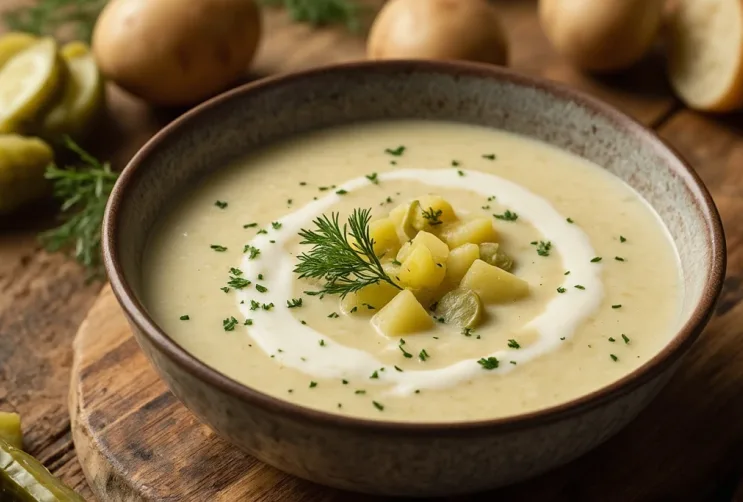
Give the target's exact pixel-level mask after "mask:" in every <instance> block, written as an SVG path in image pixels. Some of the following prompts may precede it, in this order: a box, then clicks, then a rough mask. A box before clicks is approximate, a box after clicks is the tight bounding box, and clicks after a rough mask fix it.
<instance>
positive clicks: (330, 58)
mask: <svg viewBox="0 0 743 502" xmlns="http://www.w3.org/2000/svg"><path fill="white" fill-rule="evenodd" d="M17 3H18V2H16V0H0V11H2V10H4V9H7V8H9V7H12V6H13V5H14V4H17ZM496 4H497V6H498V7H499V8H500V9H501V11H502V12H503V15H504V17H505V19H506V23H505V24H506V26H507V29H508V34H509V39H510V40H511V46H512V56H513V57H512V61H513V64H512V66H513V67H515V68H516V69H517V70H520V71H524V72H526V73H530V74H536V75H541V76H543V77H546V78H550V79H555V80H560V81H563V82H568V83H570V84H571V85H574V86H576V87H578V88H581V89H583V90H586V91H587V92H590V93H592V94H594V95H596V96H598V97H600V98H602V99H605V100H606V101H608V102H610V103H612V104H614V105H616V106H618V107H619V108H621V109H623V110H624V111H626V112H627V113H629V114H631V115H633V116H635V117H636V118H637V119H639V120H640V121H642V122H643V123H645V124H647V125H650V126H652V127H654V128H655V129H657V130H658V131H659V133H660V134H661V136H662V137H664V138H665V139H666V140H667V141H669V143H670V144H672V145H673V146H674V147H676V148H677V149H678V150H679V151H681V153H682V154H683V155H685V156H686V157H687V159H688V160H690V162H691V163H692V165H693V166H694V167H695V169H696V170H697V171H698V172H699V174H700V175H701V176H702V178H703V179H704V181H705V182H706V183H707V184H708V186H709V187H710V189H711V191H712V194H713V196H714V198H715V200H716V201H717V204H718V206H719V209H720V212H721V214H722V217H723V221H724V225H725V228H726V232H727V237H728V252H729V257H730V259H729V266H728V277H727V279H726V282H725V290H724V293H723V297H722V300H721V301H720V303H719V305H718V308H717V313H716V315H715V317H714V319H713V321H712V323H711V324H710V327H709V328H708V329H707V331H706V333H705V335H704V336H703V337H702V338H701V340H700V341H699V342H698V343H697V345H696V346H695V347H694V349H693V352H692V353H691V355H690V357H689V358H688V359H687V362H686V364H685V367H684V368H682V370H681V371H680V372H679V374H678V375H677V376H676V377H675V378H674V380H673V381H672V383H671V385H670V386H669V388H668V389H667V390H666V391H664V392H663V393H662V394H661V396H660V397H659V398H658V400H657V402H655V403H654V404H653V405H652V406H651V408H650V409H649V410H648V411H647V412H646V413H644V414H643V415H641V416H640V417H639V418H638V419H637V421H635V422H634V423H633V424H632V425H631V426H630V427H629V428H628V430H627V431H626V432H624V433H622V434H621V435H620V436H619V437H618V438H616V439H614V440H612V441H610V442H609V443H607V444H606V445H604V446H603V447H602V448H601V449H600V450H598V451H597V452H596V453H594V454H591V455H589V456H587V457H585V458H583V459H580V460H578V461H577V462H575V463H574V464H571V465H570V466H567V467H565V468H563V469H561V470H558V471H555V472H553V473H551V474H548V475H546V476H544V477H542V478H540V479H538V480H534V481H532V482H529V483H526V484H524V485H522V486H517V487H513V488H510V489H507V490H504V491H501V492H499V493H498V494H497V496H496V497H494V496H493V495H492V494H490V495H486V496H482V497H479V498H476V500H480V499H482V500H492V499H493V498H497V499H499V500H506V501H521V500H544V501H555V502H556V501H560V502H562V501H566V502H567V501H589V500H590V501H594V500H600V501H604V500H607V501H612V500H616V501H619V500H621V501H633V500H638V501H648V502H650V501H687V500H688V501H694V502H696V501H715V502H716V501H726V502H727V501H730V500H733V496H734V495H733V494H734V493H735V491H736V486H737V484H738V481H739V479H740V477H741V473H743V399H741V396H742V395H743V339H741V335H742V334H743V306H742V305H743V304H742V303H741V299H742V297H743V289H742V288H741V286H742V285H743V250H741V247H739V244H741V241H742V240H743V220H742V219H741V218H740V214H741V211H742V210H743V120H742V119H743V117H742V116H741V115H739V114H738V115H732V116H727V117H724V118H720V117H714V116H703V115H700V114H697V113H694V112H691V111H688V110H686V109H684V108H683V107H681V106H680V104H679V103H678V101H677V100H675V99H674V98H673V97H672V96H671V94H670V92H669V89H668V86H667V84H666V83H665V79H664V76H663V71H662V58H661V57H660V56H659V55H653V56H651V57H649V58H647V59H646V60H645V61H644V62H642V63H641V64H639V65H638V66H637V67H635V68H633V69H632V70H630V71H628V72H626V73H624V74H622V75H618V76H613V77H602V78H591V77H586V76H583V75H580V74H579V73H577V72H576V71H575V70H572V69H571V68H570V67H569V66H568V65H567V64H566V63H565V62H564V61H562V60H561V59H560V58H559V57H558V56H557V55H555V53H554V52H553V51H552V50H551V48H550V47H549V45H548V44H547V41H546V39H545V38H544V36H543V35H542V33H541V31H540V30H539V27H538V25H537V21H536V16H535V2H534V1H531V0H500V1H497V2H496ZM265 20H266V37H265V39H264V43H263V45H262V47H261V50H260V53H259V56H258V59H257V61H256V63H255V65H254V67H253V69H252V71H251V75H252V78H257V77H260V76H263V75H268V74H274V73H279V72H287V71H294V70H298V69H302V68H308V67H312V66H317V65H320V64H327V63H333V62H341V61H347V60H353V59H358V58H361V57H363V39H362V38H360V37H356V36H352V35H349V34H348V33H346V32H344V31H343V30H341V29H323V30H314V29H311V28H309V27H307V26H304V25H298V24H294V23H291V22H290V21H289V20H288V19H287V17H286V16H285V15H284V14H283V13H281V12H279V11H267V12H266V15H265ZM0 31H1V28H0ZM110 91H111V92H110V96H111V114H110V115H111V117H112V118H111V119H110V120H109V121H108V123H107V124H106V127H104V128H102V129H101V130H100V134H99V137H98V138H96V139H95V141H93V142H91V145H92V147H93V148H94V149H95V150H96V153H98V154H100V155H101V156H103V157H104V158H109V159H112V160H113V162H114V165H115V166H116V167H119V168H121V167H123V165H124V164H125V163H126V161H127V160H128V159H129V158H130V157H131V155H132V154H133V153H134V151H136V149H137V148H138V147H139V146H141V145H142V144H143V143H144V142H145V141H146V140H147V139H148V138H149V137H150V136H151V135H152V134H153V133H154V132H155V131H156V130H157V129H158V128H160V127H162V125H164V124H166V123H167V122H168V121H169V120H172V118H174V117H175V116H177V114H178V111H162V110H151V109H149V108H147V107H146V106H144V105H143V104H142V103H139V102H137V101H136V100H134V99H132V98H131V97H129V96H127V95H125V94H124V93H122V92H119V91H117V90H116V89H110ZM53 213H54V207H53V206H52V205H51V204H41V205H39V207H37V208H34V209H33V210H30V211H28V212H26V213H24V214H22V215H20V216H15V217H13V218H7V219H4V220H0V409H3V410H6V409H7V410H15V411H18V412H20V413H21V414H22V415H23V420H24V430H25V433H26V447H27V450H28V451H29V452H30V453H32V454H33V455H35V456H37V457H38V458H39V459H41V460H42V461H43V462H44V463H45V464H46V465H47V466H48V467H49V468H50V470H51V471H52V472H53V473H55V474H57V475H59V476H61V478H62V479H63V480H64V481H66V482H67V483H68V484H70V485H71V486H72V487H73V488H75V489H76V490H78V491H79V492H80V493H81V494H82V495H83V496H85V497H86V499H88V500H95V497H94V496H93V494H92V492H91V491H90V489H89V487H88V486H87V484H86V482H85V478H84V476H83V473H82V470H81V467H80V464H79V463H78V461H77V459H76V456H75V452H74V449H73V446H72V442H71V434H70V422H69V416H68V413H67V403H66V401H67V395H68V383H69V374H70V367H71V364H72V359H73V351H72V340H73V337H74V334H75V332H76V330H77V327H78V326H79V324H80V323H81V322H82V320H83V318H84V317H85V315H86V312H87V311H88V309H89V308H90V307H91V306H92V305H93V304H94V302H95V299H96V296H97V295H98V294H99V293H100V292H101V287H102V285H101V284H100V283H88V282H86V281H85V273H84V271H83V270H81V269H80V268H79V267H77V265H75V264H74V263H71V262H69V261H67V260H66V259H65V258H64V257H63V256H61V255H50V254H47V253H46V252H44V251H43V250H42V249H41V248H40V246H39V244H38V242H37V240H36V237H35V236H36V233H37V232H38V231H39V230H42V229H45V228H48V227H50V226H51V225H52V224H53ZM106 295H107V292H106V291H104V292H103V293H102V294H101V297H100V299H99V301H98V303H97V305H98V307H100V309H103V308H104V307H105V305H106V304H107V303H108V305H109V307H107V308H109V309H110V308H111V307H110V305H111V304H112V303H111V301H110V297H107V296H106ZM98 311H99V312H100V310H98ZM91 315H94V314H91ZM91 319H92V317H91ZM116 319H119V318H117V317H115V315H113V314H112V318H111V323H114V321H116ZM108 322H109V321H105V323H104V324H102V325H101V327H106V326H112V327H113V326H115V325H116V324H106V323H108ZM116 322H119V323H120V320H119V321H116ZM91 325H92V323H89V324H88V326H91ZM119 329H120V328H119ZM83 332H84V331H83ZM88 333H89V335H90V336H89V337H88V338H89V339H90V340H91V342H90V343H86V344H84V345H83V343H82V342H79V343H78V347H82V346H84V347H85V351H88V350H96V351H99V353H101V351H102V350H103V347H106V345H105V342H106V340H110V335H112V334H113V335H116V330H115V329H112V330H111V331H110V332H109V331H106V330H105V329H102V330H99V331H97V332H92V331H90V330H88ZM125 335H126V333H119V335H118V336H124V338H122V339H120V340H118V341H119V342H121V345H120V347H119V346H118V345H116V343H114V345H113V346H109V348H111V349H112V350H114V353H116V351H119V350H120V351H122V352H120V353H121V354H122V357H123V355H124V354H127V355H126V357H123V359H122V360H121V361H117V360H115V357H116V356H110V358H109V359H103V360H102V362H100V363H98V366H97V367H96V366H94V369H91V370H88V372H89V374H90V375H92V374H93V373H95V372H96V371H98V370H96V369H95V368H99V369H100V371H102V372H103V373H105V365H106V364H107V362H106V361H108V363H113V364H125V365H129V364H132V365H133V366H125V367H124V370H125V371H131V372H132V374H133V375H138V376H136V379H134V380H132V379H131V378H135V376H132V377H128V376H127V379H128V382H129V386H127V387H125V388H123V389H119V391H117V392H119V393H118V394H115V393H114V392H113V390H114V389H117V388H118V387H117V386H116V385H111V384H112V383H115V382H116V380H117V379H120V378H122V377H124V376H126V375H127V373H126V372H124V373H118V374H110V373H107V375H108V378H111V379H112V380H111V382H110V383H109V385H108V386H106V385H105V384H103V385H101V386H99V387H98V389H97V392H98V393H97V394H93V395H91V396H90V399H91V401H90V402H94V401H95V402H98V403H103V404H106V405H110V406H113V407H115V409H118V410H119V411H121V410H122V406H128V407H129V409H130V410H131V411H132V412H133V413H134V415H131V416H129V417H122V418H120V419H119V422H116V424H115V425H112V424H111V423H107V422H99V423H98V427H101V424H104V426H103V427H101V428H100V430H101V431H105V432H106V434H108V433H109V431H110V434H112V435H113V434H114V431H115V430H116V427H118V426H120V425H121V426H123V425H124V424H130V426H131V424H134V423H136V422H137V420H139V418H141V417H153V421H151V422H147V423H146V426H145V427H143V429H144V430H145V431H146V432H147V433H148V434H150V435H151V436H155V437H157V438H158V440H157V441H156V442H155V443H152V444H151V446H150V449H149V450H142V451H137V453H135V451H136V450H132V452H131V455H130V458H131V459H132V462H133V464H132V465H136V463H137V462H139V463H144V460H143V459H146V458H147V457H148V456H152V458H170V459H175V458H180V457H179V456H178V455H177V454H175V453H171V452H174V451H176V450H173V448H175V447H177V446H178V445H179V443H180V442H182V441H181V438H182V436H178V435H177V434H175V435H174V434H172V433H166V432H164V431H165V426H166V425H167V424H168V423H169V420H170V419H171V418H173V417H170V416H169V415H168V413H169V411H166V410H171V409H178V408H177V407H178V405H176V404H174V403H173V401H172V398H171V397H169V396H168V395H167V394H164V395H163V396H164V397H159V396H161V394H158V395H157V396H156V395H150V394H147V393H145V394H139V395H137V392H136V391H139V392H143V391H142V390H141V389H145V388H147V387H152V388H153V389H155V388H157V386H158V385H160V386H161V385H162V384H161V383H159V381H158V380H157V379H154V380H152V379H153V378H154V376H153V375H154V373H152V371H151V370H150V369H149V368H148V367H147V366H146V364H145V365H141V364H140V363H138V362H137V360H139V361H143V356H142V355H141V354H139V352H138V350H137V349H136V345H135V344H134V342H133V341H131V340H130V339H129V341H126V340H127V339H126V338H125ZM82 339H84V338H83V337H82V336H81V340H82ZM117 347H118V348H117ZM81 353H82V351H81ZM83 360H84V357H83V356H81V358H80V361H83ZM134 363H136V365H135V364H134ZM148 372H149V373H148ZM148 375H149V376H148ZM83 376H85V375H83ZM83 380H84V379H83ZM83 380H79V381H80V382H82V381H83ZM75 381H76V382H77V381H78V379H77V378H76V380H75ZM150 383H151V384H152V385H151V386H150V385H149V384H150ZM80 388H82V387H79V386H77V387H75V388H73V391H75V389H80ZM161 388H162V387H161ZM147 392H149V391H147ZM153 392H154V391H153ZM73 394H74V392H73ZM148 396H149V397H148ZM158 398H159V399H158ZM171 407H174V408H171ZM138 413H139V414H140V415H137V414H138ZM90 416H92V413H91V415H90ZM104 417H105V415H104ZM180 420H182V422H181V423H182V424H186V425H184V432H183V434H186V435H187V436H188V435H190V436H189V437H195V438H198V439H200V440H201V443H200V444H203V445H204V450H203V451H202V452H200V454H201V455H203V457H202V458H208V459H209V460H210V462H212V463H214V464H216V465H220V466H227V465H230V463H232V462H233V461H235V462H243V463H245V462H247V463H250V460H247V459H245V458H244V457H240V456H239V454H236V453H235V452H234V451H232V450H229V449H226V448H225V447H224V445H223V444H222V443H220V442H219V441H218V440H214V439H213V438H211V436H210V433H209V432H208V431H207V430H206V429H205V428H203V427H202V426H200V425H198V424H196V423H195V422H193V421H192V420H193V419H190V420H191V421H190V422H189V419H188V418H187V417H183V416H181V417H180ZM90 423H95V420H93V421H90ZM130 432H132V433H131V434H130V435H129V437H128V438H126V439H129V440H131V439H134V438H136V437H137V432H138V429H137V430H133V431H132V430H131V429H130ZM158 432H159V434H158ZM112 437H113V436H112ZM121 437H122V438H123V436H121ZM104 446H105V445H104ZM223 451H226V452H227V453H222V452H223ZM155 455H157V457H155ZM171 455H172V456H171ZM243 465H246V464H243ZM178 467H179V466H177V465H172V464H171V465H170V467H169V468H170V469H171V470H170V471H165V472H160V473H154V474H158V475H159V476H161V477H160V478H158V480H157V481H156V482H158V483H159V482H162V483H163V484H164V485H165V486H178V484H179V482H180V481H182V478H178V477H175V476H174V477H172V478H171V477H169V476H170V475H171V473H175V472H176V471H177V469H178ZM251 472H254V473H255V475H254V476H253V477H251V478H249V479H247V478H244V480H243V481H242V482H243V483H247V482H250V483H252V484H251V489H253V490H258V491H256V492H254V493H261V494H264V495H263V496H264V498H263V500H298V501H299V500H341V498H339V497H340V495H338V494H337V493H336V492H332V491H328V490H325V489H322V488H319V487H315V486H313V485H309V484H306V483H299V482H297V481H296V480H292V479H290V478H286V477H285V476H283V475H281V474H280V473H278V472H277V471H275V470H273V469H271V468H268V467H264V466H254V467H253V470H252V471H251ZM154 474H153V473H150V474H149V475H154ZM186 474H188V473H186ZM192 474H193V473H192ZM142 475H143V476H144V474H142ZM112 479H114V478H112ZM142 479H144V478H142ZM233 481H234V478H232V477H230V475H229V474H228V473H224V474H222V475H220V476H217V477H215V478H213V479H211V480H210V481H209V483H212V484H213V485H215V486H216V487H228V486H229V489H230V490H241V489H243V490H244V489H246V488H245V487H241V486H242V485H240V484H239V483H238V484H232V483H233ZM111 483H114V481H111ZM298 484H301V485H302V486H304V489H303V491H302V492H301V493H302V495H301V497H299V498H290V499H286V498H282V494H286V493H293V494H295V493H298V492H296V491H289V490H296V486H298ZM234 493H240V492H239V491H238V492H234ZM160 500H179V499H177V498H169V499H160ZM224 500H227V499H224ZM232 500H235V499H232ZM251 500H252V499H251ZM257 500H260V499H257ZM738 500H742V501H743V491H739V493H738Z"/></svg>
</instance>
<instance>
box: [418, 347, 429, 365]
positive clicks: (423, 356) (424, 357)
mask: <svg viewBox="0 0 743 502" xmlns="http://www.w3.org/2000/svg"><path fill="white" fill-rule="evenodd" d="M430 357H431V356H429V355H428V352H426V349H422V350H421V351H420V352H419V353H418V359H420V360H421V361H424V362H425V361H426V360H427V359H428V358H430Z"/></svg>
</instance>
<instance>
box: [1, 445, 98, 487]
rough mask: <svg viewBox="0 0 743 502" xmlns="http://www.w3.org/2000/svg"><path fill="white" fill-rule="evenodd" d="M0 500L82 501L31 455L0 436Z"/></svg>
mask: <svg viewBox="0 0 743 502" xmlns="http://www.w3.org/2000/svg"><path fill="white" fill-rule="evenodd" d="M0 500H2V501H3V502H85V499H84V498H82V497H81V496H80V495H78V494H77V493H75V492H74V491H73V490H72V489H71V488H69V487H67V486H65V485H64V484H63V483H62V482H61V481H60V480H58V479H57V478H55V477H54V476H52V474H51V473H50V472H49V471H48V470H47V469H46V467H44V466H43V465H41V462H39V461H38V460H36V459H35V458H33V457H32V456H31V455H29V454H28V453H25V452H23V451H21V450H19V449H18V448H15V447H14V446H11V445H10V443H8V442H7V441H5V440H4V439H0Z"/></svg>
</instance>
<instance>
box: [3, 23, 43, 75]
mask: <svg viewBox="0 0 743 502" xmlns="http://www.w3.org/2000/svg"><path fill="white" fill-rule="evenodd" d="M37 41H38V38H36V37H35V36H33V35H29V34H28V33H19V32H12V33H7V34H5V35H3V36H2V37H0V68H2V67H3V66H4V65H5V63H7V62H8V61H10V58H12V57H13V56H15V55H16V54H18V53H19V52H21V51H24V50H26V49H28V48H29V47H30V46H31V45H33V44H34V43H36V42H37Z"/></svg>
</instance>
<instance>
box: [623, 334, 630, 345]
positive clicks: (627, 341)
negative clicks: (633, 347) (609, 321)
mask: <svg viewBox="0 0 743 502" xmlns="http://www.w3.org/2000/svg"><path fill="white" fill-rule="evenodd" d="M622 340H624V343H626V344H629V337H628V336H627V335H625V334H624V333H622Z"/></svg>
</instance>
